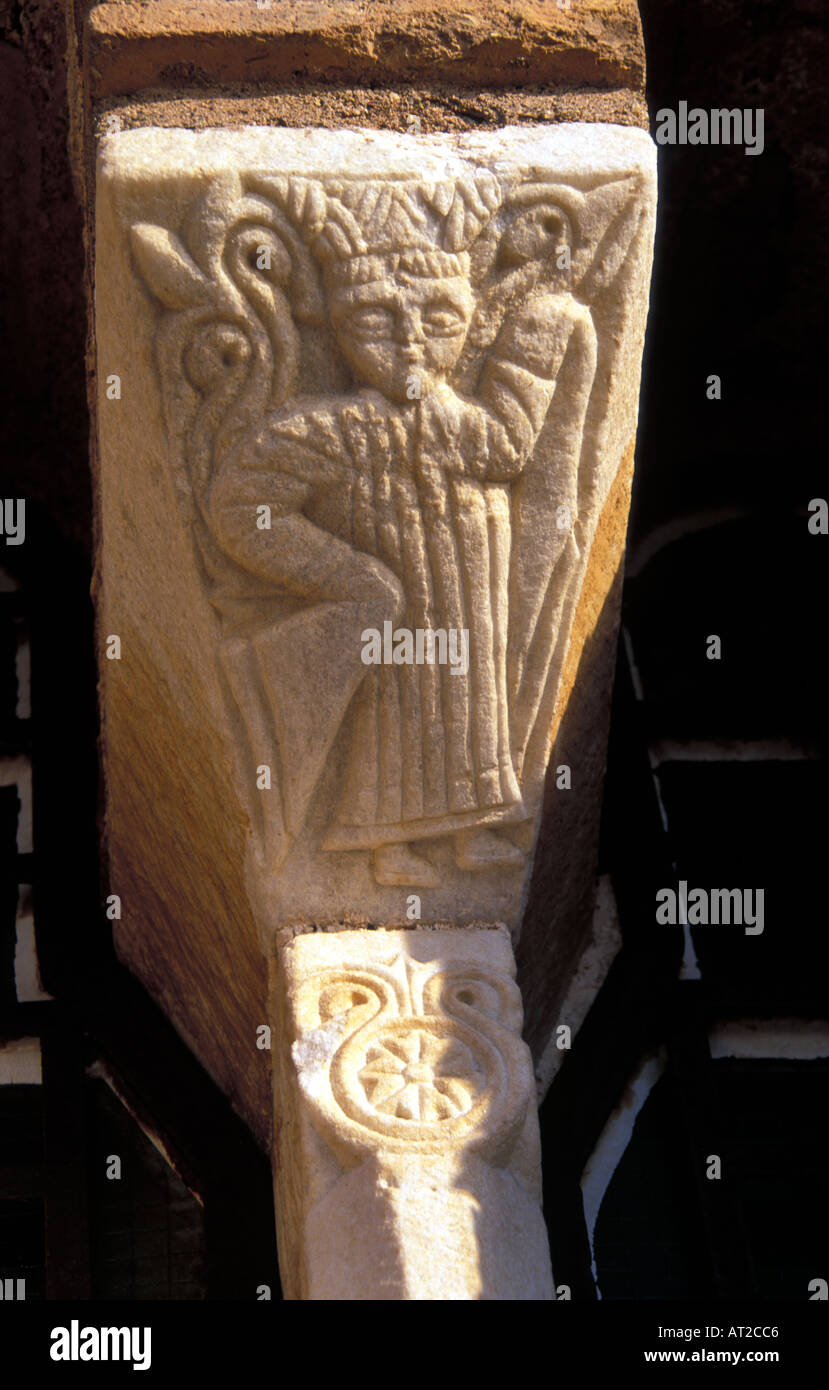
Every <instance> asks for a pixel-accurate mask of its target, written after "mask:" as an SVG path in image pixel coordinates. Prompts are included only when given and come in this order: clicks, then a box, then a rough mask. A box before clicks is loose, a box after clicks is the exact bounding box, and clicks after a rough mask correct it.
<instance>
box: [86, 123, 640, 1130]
mask: <svg viewBox="0 0 829 1390" xmlns="http://www.w3.org/2000/svg"><path fill="white" fill-rule="evenodd" d="M97 189H98V199H97V230H96V330H97V343H98V377H99V401H98V431H99V485H98V496H99V526H100V532H101V534H102V536H103V538H104V544H103V547H102V557H101V562H100V576H99V623H100V631H101V634H102V652H103V648H104V638H105V637H107V636H109V635H111V634H115V635H120V638H121V646H120V660H109V659H107V657H103V659H102V663H101V665H102V710H103V718H104V731H105V737H104V746H105V756H106V766H107V778H108V839H109V848H110V858H111V866H112V889H113V891H114V892H123V894H124V895H125V897H124V901H125V903H127V904H129V902H133V903H136V904H138V907H139V909H140V915H141V921H140V930H137V929H136V927H137V924H136V923H135V922H129V923H128V922H127V919H126V917H125V919H124V922H123V923H122V924H121V925H117V931H116V939H117V943H118V947H119V950H120V951H121V953H122V955H123V956H124V958H125V959H126V960H127V961H128V962H129V963H130V964H131V965H132V966H133V968H135V969H137V970H138V972H139V974H141V975H142V977H143V978H144V979H145V980H146V981H147V982H148V984H149V986H150V988H152V989H154V990H155V992H156V993H157V994H158V995H159V996H160V997H161V998H162V999H163V1002H164V1003H165V1007H167V1008H168V1010H169V1011H170V1012H171V1014H172V1015H173V1016H174V1017H175V1019H176V1021H177V1023H178V1026H179V1027H180V1028H181V1029H182V1031H183V1032H184V1033H185V1035H186V1036H187V1037H188V1038H189V1039H190V1041H191V1042H192V1044H193V1045H194V1047H195V1048H196V1050H197V1051H198V1052H199V1054H200V1055H201V1056H203V1057H204V1058H205V1060H206V1062H207V1065H209V1066H210V1067H211V1069H212V1070H213V1071H214V1073H216V1074H218V1075H219V1076H220V1079H221V1081H222V1084H223V1085H225V1087H226V1089H228V1090H229V1091H230V1093H231V1094H233V1095H234V1096H236V1097H238V1103H239V1104H240V1107H241V1108H243V1109H245V1110H246V1112H247V1113H248V1114H249V1116H250V1115H253V1116H254V1123H255V1124H256V1125H257V1126H259V1125H260V1123H261V1106H260V1103H259V1101H258V1100H257V1097H258V1096H261V1087H260V1083H259V1081H258V1079H257V1077H256V1076H255V1075H254V1073H255V1068H256V1060H257V1059H256V1057H255V1053H254V1052H253V1050H252V1048H251V1045H250V1040H251V1038H252V1035H253V1029H254V1027H255V1024H256V1023H258V1022H260V1021H261V1017H252V1016H251V1009H252V1008H257V1009H258V1008H259V1007H260V1003H259V1001H261V1000H262V991H261V985H260V984H259V982H258V979H257V968H256V958H257V953H258V951H259V949H260V948H261V949H264V950H265V952H266V953H267V952H268V951H269V949H270V941H271V938H272V934H273V932H274V930H276V929H278V928H280V927H281V926H284V924H285V923H286V922H296V921H299V920H301V921H304V922H306V923H314V922H318V921H323V922H325V921H331V920H340V921H347V920H351V921H352V922H354V921H360V920H364V921H368V922H384V923H387V924H389V925H394V924H403V923H405V922H406V920H407V919H408V920H412V919H419V920H421V921H423V922H438V921H447V920H448V921H451V922H452V923H453V924H457V925H459V926H463V925H464V924H469V923H472V922H475V921H482V920H485V921H491V920H500V921H503V922H505V923H506V924H507V926H508V927H509V928H510V930H511V931H512V933H513V935H514V937H516V938H517V936H518V934H519V932H520V928H521V922H522V916H523V914H524V908H525V901H526V895H527V888H528V884H529V881H530V874H531V871H532V865H533V857H534V853H535V847H536V843H537V837H538V830H539V823H540V815H541V807H542V798H543V791H544V783H545V776H546V772H547V766H548V761H549V757H550V750H551V742H552V737H553V732H554V729H555V728H556V727H557V721H560V718H561V713H562V700H563V699H565V698H566V699H567V700H568V701H569V702H570V703H571V704H572V703H573V701H576V702H578V699H579V690H578V685H577V683H576V682H575V673H574V669H573V660H574V657H573V650H574V649H573V643H572V641H571V637H572V636H573V633H574V620H575V618H576V615H577V613H581V615H582V618H581V622H582V627H583V625H584V612H585V609H584V605H583V603H582V602H581V600H582V595H583V591H584V586H585V576H586V575H587V574H588V573H589V565H590V564H591V552H592V550H593V542H594V537H595V536H596V532H597V527H598V524H599V519H600V517H601V516H602V514H603V511H604V510H606V507H607V506H609V505H610V502H609V500H608V499H611V498H613V496H614V495H615V494H614V485H615V484H616V480H617V477H618V475H619V474H620V466H621V465H622V461H623V460H624V459H625V458H627V459H628V460H629V458H630V452H631V446H632V439H633V434H634V429H635V422H636V409H637V396H638V384H639V371H640V358H641V348H642V339H643V333H644V323H645V314H646V308H647V293H648V283H649V275H650V259H651V246H652V237H653V213H654V148H653V145H652V142H651V141H650V139H649V138H648V137H647V136H646V135H645V134H643V133H642V132H641V131H638V130H635V129H632V128H621V127H616V126H607V125H601V124H596V125H572V126H558V127H554V128H550V127H543V128H542V127H531V126H524V127H521V128H515V129H505V130H499V131H493V132H481V133H469V134H464V135H458V136H448V135H446V136H424V137H420V138H417V137H414V136H405V135H399V134H390V133H387V132H368V131H361V132H355V131H339V132H330V131H321V130H302V131H295V130H280V129H267V130H265V129H248V130H243V131H232V132H231V131H205V132H198V133H197V132H192V131H179V130H169V129H167V130H154V129H142V130H134V131H127V132H123V133H121V134H116V135H113V136H111V137H109V138H107V139H106V140H104V141H103V142H102V148H101V155H100V161H99V169H98V181H97ZM613 505H614V506H616V507H617V510H618V507H619V504H618V502H615V503H614V504H613ZM621 516H622V527H623V520H624V509H623V508H622V511H621ZM618 556H619V541H618V540H617V542H616V543H615V549H614V548H612V554H611V561H612V563H613V564H617V563H618ZM594 563H595V562H594ZM580 605H581V606H580ZM576 627H578V625H576ZM573 640H575V639H573ZM579 640H583V634H582V636H581V637H580V639H579ZM107 655H108V653H107ZM601 700H602V701H604V704H605V705H606V693H605V694H602V696H601ZM588 732H589V731H588ZM600 750H601V739H600V738H599V739H598V742H597V749H596V750H594V751H596V752H597V756H598V758H599V761H600V760H601V751H600ZM565 852H566V851H565ZM591 873H592V866H587V865H585V867H584V870H583V871H582V872H581V873H580V872H579V869H578V866H575V867H574V868H573V875H574V879H575V881H576V889H577V891H578V892H579V893H582V894H583V893H584V885H585V883H589V880H590V877H591ZM574 891H576V890H574ZM148 904H149V905H150V910H148ZM188 918H189V919H191V920H192V919H194V918H196V919H198V927H197V928H196V927H195V926H194V929H193V940H194V941H196V942H199V943H201V942H203V941H204V939H205V935H208V936H209V938H210V949H209V951H207V952H205V951H204V950H203V949H199V950H198V951H196V952H193V951H192V950H191V949H190V942H189V940H188V930H187V920H188ZM254 924H255V925H254ZM257 932H258V937H259V940H258V942H257ZM159 948H160V952H161V955H162V958H163V967H164V968H159V967H158V966H157V965H156V962H155V956H156V955H157V953H158V951H159ZM171 961H172V962H174V965H173V966H172V968H171ZM217 1032H218V1034H219V1035H220V1036H221V1040H222V1041H221V1045H220V1046H217V1043H216V1036H217ZM540 1041H541V1044H542V1045H543V1041H544V1039H543V1038H542V1039H541V1040H540ZM259 1132H260V1133H261V1128H260V1131H259Z"/></svg>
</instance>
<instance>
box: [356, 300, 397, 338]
mask: <svg viewBox="0 0 829 1390" xmlns="http://www.w3.org/2000/svg"><path fill="white" fill-rule="evenodd" d="M348 322H349V326H350V327H351V328H352V329H353V330H354V332H355V333H358V334H359V335H360V337H361V338H390V337H391V335H392V331H393V329H394V319H393V317H392V314H391V311H390V310H389V309H383V308H382V307H380V306H377V307H374V306H371V307H370V306H366V308H364V309H357V310H356V311H355V312H354V313H353V314H352V315H351V317H350V318H349V321H348Z"/></svg>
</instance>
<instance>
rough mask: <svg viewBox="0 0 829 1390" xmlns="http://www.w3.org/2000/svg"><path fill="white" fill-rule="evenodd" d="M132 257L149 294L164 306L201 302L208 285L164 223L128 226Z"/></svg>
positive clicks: (191, 305) (180, 305)
mask: <svg viewBox="0 0 829 1390" xmlns="http://www.w3.org/2000/svg"><path fill="white" fill-rule="evenodd" d="M130 238H131V241H132V249H133V252H134V255H135V259H136V260H137V261H138V264H139V266H140V268H141V273H142V275H143V276H144V279H145V280H146V282H147V284H148V285H149V287H150V289H151V290H152V292H153V294H155V295H156V296H157V298H158V299H160V300H161V302H162V304H163V305H165V307H166V308H168V309H189V308H192V307H193V306H194V305H196V304H202V303H204V301H205V299H206V298H207V297H208V294H209V285H208V282H207V280H206V279H205V277H204V276H203V275H202V273H201V271H200V270H199V268H198V266H197V265H196V263H195V261H193V260H191V259H190V257H189V256H188V254H187V252H186V251H185V249H184V247H183V246H182V244H181V242H180V241H179V239H178V237H176V236H173V234H172V232H168V231H167V229H166V227H155V226H153V225H152V223H150V222H137V223H136V224H135V225H134V226H132V227H130Z"/></svg>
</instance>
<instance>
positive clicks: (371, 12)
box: [85, 0, 644, 100]
mask: <svg viewBox="0 0 829 1390" xmlns="http://www.w3.org/2000/svg"><path fill="white" fill-rule="evenodd" d="M85 68H86V71H87V74H88V86H89V91H90V94H91V96H92V97H93V99H94V100H97V99H100V98H101V97H104V96H107V95H109V94H112V93H126V92H136V91H141V90H147V89H149V88H152V87H176V86H178V85H180V84H181V83H182V82H185V83H186V82H188V81H190V82H191V83H193V84H194V85H198V86H204V85H205V84H206V83H221V84H233V83H240V82H242V83H245V84H249V83H250V82H251V81H255V82H257V83H268V82H279V81H286V80H287V81H290V82H292V83H294V84H296V83H297V81H303V80H306V79H309V78H310V79H313V78H315V77H323V78H324V79H325V80H326V81H327V82H329V83H333V82H336V83H337V84H338V85H348V84H349V83H357V84H360V83H362V82H363V81H364V80H365V77H366V75H367V73H370V74H371V76H372V78H373V79H374V80H375V81H377V82H381V83H384V84H385V83H389V84H392V83H393V84H397V83H401V82H412V81H416V80H417V79H424V78H425V79H426V81H427V82H433V81H435V80H437V81H443V82H447V81H448V82H452V83H454V84H456V85H457V86H459V87H465V86H472V87H487V86H495V87H508V86H510V85H520V86H522V87H526V86H531V85H534V84H536V85H544V86H547V87H550V86H554V85H563V86H569V87H591V86H592V87H605V88H612V87H628V88H631V89H634V90H639V91H641V90H642V89H643V86H644V50H643V45H642V30H641V24H640V20H639V12H638V9H637V6H636V4H635V3H634V0H578V3H573V4H570V5H567V6H565V5H558V4H556V3H555V0H553V3H548V0H510V3H507V0H476V2H473V3H469V0H448V2H445V3H442V4H437V3H435V0H370V3H368V4H366V3H365V0H334V3H325V0H307V2H304V3H283V0H280V3H278V4H277V3H273V4H270V5H267V6H266V5H262V6H261V7H260V6H257V5H256V4H255V3H254V0H250V3H246V0H239V3H236V4H229V3H227V0H206V2H205V3H195V4H187V3H183V0H155V3H153V4H151V5H146V4H142V3H136V0H110V3H100V4H94V5H91V6H90V7H89V10H88V15H87V19H86V25H85Z"/></svg>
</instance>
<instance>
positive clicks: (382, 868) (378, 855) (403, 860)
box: [371, 845, 440, 888]
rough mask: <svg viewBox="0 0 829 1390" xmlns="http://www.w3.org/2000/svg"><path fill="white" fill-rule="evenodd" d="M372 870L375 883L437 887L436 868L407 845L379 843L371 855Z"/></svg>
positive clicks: (396, 886)
mask: <svg viewBox="0 0 829 1390" xmlns="http://www.w3.org/2000/svg"><path fill="white" fill-rule="evenodd" d="M371 867H372V870H373V873H374V878H375V881H376V882H377V883H385V884H388V885H390V886H391V887H392V888H401V887H405V886H407V885H408V886H409V887H411V888H439V887H440V878H439V876H438V874H437V872H436V870H435V869H434V868H433V867H432V865H431V864H430V863H429V861H428V859H423V858H421V856H420V855H419V854H415V853H414V850H412V849H410V848H409V846H408V845H379V846H378V848H377V849H376V850H375V851H374V854H373V856H372V865H371Z"/></svg>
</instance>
